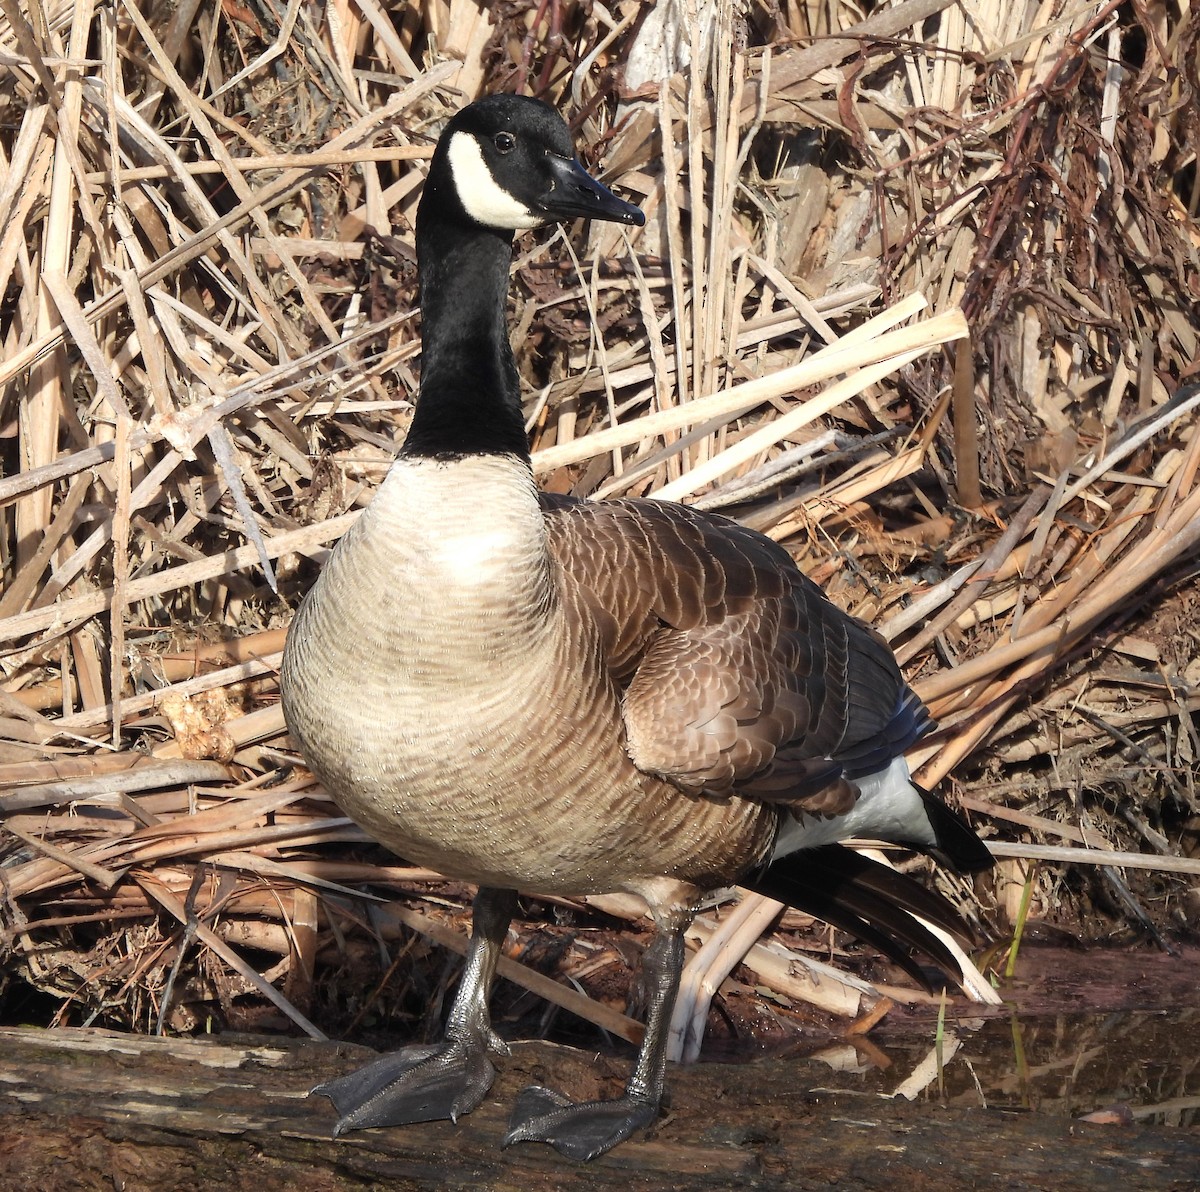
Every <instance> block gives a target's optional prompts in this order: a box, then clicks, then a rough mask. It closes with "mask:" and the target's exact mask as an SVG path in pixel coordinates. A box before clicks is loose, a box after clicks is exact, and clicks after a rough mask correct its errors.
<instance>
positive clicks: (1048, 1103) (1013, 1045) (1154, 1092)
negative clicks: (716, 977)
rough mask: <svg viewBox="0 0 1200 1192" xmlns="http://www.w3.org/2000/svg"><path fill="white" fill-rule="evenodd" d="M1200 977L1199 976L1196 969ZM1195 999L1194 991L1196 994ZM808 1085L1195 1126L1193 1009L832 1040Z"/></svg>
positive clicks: (1199, 1121) (1199, 1106)
mask: <svg viewBox="0 0 1200 1192" xmlns="http://www.w3.org/2000/svg"><path fill="white" fill-rule="evenodd" d="M1198 976H1200V974H1198ZM1197 994H1198V998H1200V988H1198V990H1197ZM807 1066H808V1071H807V1073H806V1076H807V1079H808V1080H810V1081H811V1082H812V1084H813V1086H814V1087H825V1088H829V1089H836V1090H838V1091H841V1092H849V1093H853V1092H861V1093H862V1094H864V1095H870V1096H874V1095H878V1094H881V1093H882V1094H892V1093H895V1092H896V1091H897V1090H898V1089H900V1088H901V1087H902V1086H903V1087H905V1088H907V1090H908V1092H909V1095H910V1096H911V1097H913V1098H915V1099H919V1100H932V1101H936V1102H943V1103H945V1104H948V1105H954V1106H960V1107H966V1106H986V1107H989V1108H992V1109H1025V1110H1030V1111H1034V1112H1041V1113H1050V1114H1056V1115H1064V1116H1068V1117H1076V1118H1077V1117H1082V1116H1083V1115H1085V1114H1089V1113H1094V1112H1097V1111H1103V1110H1108V1109H1112V1110H1114V1112H1115V1115H1116V1117H1117V1118H1119V1119H1123V1120H1134V1121H1143V1122H1147V1123H1154V1124H1158V1125H1167V1126H1179V1127H1185V1128H1187V1127H1190V1128H1192V1129H1197V1128H1200V1008H1195V1009H1182V1010H1181V1009H1172V1010H1161V1011H1138V1010H1132V1011H1131V1010H1122V1011H1114V1012H1109V1013H1056V1014H1048V1015H1038V1016H1020V1015H1018V1014H1017V1013H1015V1012H1013V1013H1012V1014H1011V1015H1010V1016H1008V1017H1003V1016H995V1017H990V1018H988V1019H984V1020H979V1019H974V1020H972V1019H962V1020H959V1021H957V1022H947V1024H946V1027H945V1036H944V1039H943V1043H942V1047H941V1062H940V1064H939V1062H938V1055H937V1044H936V1025H935V1024H934V1025H931V1027H930V1029H929V1031H928V1033H926V1034H924V1036H923V1037H922V1036H921V1035H920V1034H910V1033H908V1032H905V1034H904V1036H903V1037H900V1038H889V1037H888V1035H887V1033H886V1032H882V1033H877V1034H875V1035H873V1036H872V1037H871V1040H870V1044H869V1046H868V1047H866V1048H863V1047H861V1046H860V1047H858V1048H856V1047H855V1046H854V1045H853V1044H852V1043H849V1042H847V1043H837V1044H834V1045H831V1046H828V1047H825V1048H823V1049H822V1050H821V1051H820V1052H817V1053H815V1054H813V1055H811V1056H810V1057H809V1058H808V1061H807Z"/></svg>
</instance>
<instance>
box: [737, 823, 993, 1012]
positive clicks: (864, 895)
mask: <svg viewBox="0 0 1200 1192" xmlns="http://www.w3.org/2000/svg"><path fill="white" fill-rule="evenodd" d="M743 883H744V884H745V885H746V886H748V887H749V888H750V889H752V890H755V891H757V892H758V893H759V894H765V895H766V896H767V897H768V898H774V899H776V900H778V901H779V902H785V903H787V904H788V905H789V906H793V907H795V908H796V909H797V910H801V911H804V912H806V913H807V914H810V915H813V916H815V917H816V918H818V919H822V920H824V921H825V922H826V923H830V924H832V925H833V926H834V927H840V928H841V929H842V930H844V931H848V932H850V934H851V935H855V936H857V937H858V938H859V939H860V940H862V941H863V942H864V943H867V944H870V945H871V946H872V947H875V948H878V949H879V951H881V952H882V953H884V955H886V956H888V957H889V958H890V959H891V960H893V961H895V962H896V964H898V965H899V966H900V967H901V968H902V969H903V970H904V971H905V972H906V973H908V975H909V976H910V977H912V978H913V979H914V980H916V981H918V982H919V983H920V984H921V985H922V986H923V987H924V988H926V989H929V988H930V984H929V980H928V978H927V977H926V975H925V974H924V973H923V972H922V970H921V968H920V967H919V966H918V964H917V963H916V961H915V960H914V959H913V955H914V953H915V954H916V955H918V956H924V957H925V958H926V959H927V960H929V961H931V962H932V963H933V964H934V965H935V966H936V967H937V968H939V969H940V970H941V971H942V972H943V973H945V974H946V976H947V977H949V978H950V980H951V981H953V982H954V983H955V984H956V985H957V984H961V982H962V975H963V974H962V969H961V967H960V966H959V963H958V961H957V960H956V959H955V957H954V954H953V953H952V952H951V951H950V949H949V948H947V947H946V945H945V944H944V943H943V942H942V941H941V940H940V939H938V938H937V936H935V935H934V934H933V933H932V932H931V931H929V930H928V929H927V928H926V927H925V926H924V925H923V924H921V923H919V922H917V920H916V919H914V918H913V917H912V916H913V915H920V916H921V918H922V919H925V920H927V921H928V922H930V923H933V924H935V925H936V926H938V927H940V928H942V930H944V931H948V932H950V933H951V934H952V935H956V936H958V937H960V938H961V939H964V940H970V939H971V938H972V932H971V929H970V927H969V926H968V924H967V923H966V921H965V920H964V919H963V918H962V916H961V915H959V913H958V912H957V911H956V910H955V909H954V907H953V906H952V905H951V904H950V903H949V902H948V901H947V900H946V899H945V898H943V897H942V896H941V895H940V894H935V893H934V892H933V891H931V890H928V889H926V888H925V887H924V886H922V885H921V884H920V883H918V882H915V881H913V879H912V878H910V877H906V876H905V875H904V874H902V873H898V872H896V870H894V869H889V868H888V867H887V866H885V865H880V864H879V863H878V862H876V861H872V860H871V859H870V858H869V857H865V856H863V855H862V854H861V853H858V852H855V851H854V850H853V849H848V848H843V847H842V846H841V845H837V844H831V845H826V846H825V847H822V848H814V849H805V850H803V851H802V852H798V853H791V854H789V855H788V856H786V857H783V858H781V859H780V860H779V861H776V862H775V863H774V864H772V865H770V866H768V867H767V868H766V869H765V870H763V871H762V872H761V873H760V874H758V875H757V876H755V877H753V878H751V879H748V880H747V879H743Z"/></svg>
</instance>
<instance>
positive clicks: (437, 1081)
mask: <svg viewBox="0 0 1200 1192" xmlns="http://www.w3.org/2000/svg"><path fill="white" fill-rule="evenodd" d="M487 1050H488V1048H487V1044H486V1043H485V1042H484V1041H483V1040H474V1039H471V1040H468V1041H463V1040H459V1039H447V1040H446V1041H445V1042H444V1043H441V1044H438V1045H435V1046H427V1047H406V1048H404V1049H403V1050H402V1051H397V1052H393V1053H391V1054H390V1055H385V1056H382V1057H381V1058H379V1059H377V1060H375V1061H374V1062H372V1063H370V1064H368V1065H367V1066H366V1067H364V1068H359V1069H358V1070H357V1071H354V1072H350V1073H348V1074H347V1075H345V1076H339V1077H338V1078H337V1079H336V1080H330V1081H327V1082H326V1083H324V1084H319V1085H317V1087H316V1088H314V1089H313V1090H312V1094H311V1095H314V1096H322V1097H328V1098H329V1099H330V1100H331V1101H332V1102H333V1104H334V1107H335V1108H336V1109H337V1111H338V1113H339V1114H340V1115H341V1116H340V1117H339V1118H338V1121H337V1125H335V1126H334V1130H333V1132H334V1135H335V1137H337V1136H340V1135H342V1134H345V1133H347V1132H348V1131H350V1130H365V1129H368V1128H370V1127H372V1126H406V1125H411V1124H412V1123H414V1122H437V1121H443V1120H445V1119H447V1118H448V1119H450V1120H451V1121H457V1120H458V1118H460V1117H461V1116H462V1115H463V1114H466V1113H470V1112H471V1110H472V1109H474V1108H475V1107H476V1106H477V1105H478V1104H479V1103H480V1102H481V1101H482V1100H483V1098H484V1097H485V1096H486V1095H487V1092H488V1089H490V1088H491V1087H492V1081H493V1080H494V1079H495V1077H496V1069H495V1068H494V1067H493V1065H492V1062H491V1060H490V1059H488V1056H487Z"/></svg>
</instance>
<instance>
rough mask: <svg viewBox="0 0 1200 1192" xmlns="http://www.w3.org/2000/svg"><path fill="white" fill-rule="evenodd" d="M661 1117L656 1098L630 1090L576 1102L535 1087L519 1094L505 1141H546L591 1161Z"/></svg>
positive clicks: (508, 1144) (532, 1086) (561, 1152)
mask: <svg viewBox="0 0 1200 1192" xmlns="http://www.w3.org/2000/svg"><path fill="white" fill-rule="evenodd" d="M657 1117H658V1102H657V1101H648V1100H641V1099H639V1098H636V1097H631V1096H629V1095H628V1094H626V1095H625V1096H623V1097H618V1098H617V1099H616V1100H613V1101H584V1102H581V1103H579V1104H576V1103H575V1102H573V1101H571V1100H570V1099H569V1098H567V1097H564V1096H563V1094H562V1093H556V1092H555V1091H554V1090H553V1089H547V1088H541V1087H540V1086H538V1085H531V1086H530V1087H529V1088H527V1089H525V1090H523V1091H522V1093H521V1095H520V1096H519V1097H518V1098H517V1103H516V1105H515V1106H514V1107H513V1112H512V1117H511V1118H510V1119H509V1129H508V1133H507V1134H506V1135H505V1136H504V1145H505V1146H511V1145H512V1144H513V1143H514V1142H545V1143H549V1144H550V1146H552V1147H554V1149H555V1150H556V1151H558V1152H559V1154H561V1155H566V1157H567V1158H568V1159H577V1160H579V1161H580V1162H587V1160H589V1159H595V1158H596V1157H597V1156H598V1155H603V1154H604V1152H605V1151H608V1150H611V1149H612V1148H613V1147H614V1146H616V1145H617V1143H619V1142H624V1141H625V1139H627V1138H629V1137H630V1136H631V1135H632V1134H634V1133H635V1132H636V1131H638V1130H644V1129H647V1128H648V1127H650V1126H652V1125H653V1124H654V1122H655V1120H656V1119H657Z"/></svg>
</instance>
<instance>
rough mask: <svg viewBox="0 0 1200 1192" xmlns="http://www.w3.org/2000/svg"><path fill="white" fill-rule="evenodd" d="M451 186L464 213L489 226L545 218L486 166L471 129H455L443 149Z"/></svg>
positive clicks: (533, 223)
mask: <svg viewBox="0 0 1200 1192" xmlns="http://www.w3.org/2000/svg"><path fill="white" fill-rule="evenodd" d="M446 157H447V160H448V161H449V162H450V174H451V176H452V177H453V179H454V189H455V190H456V191H457V192H458V197H459V200H460V201H461V203H462V205H463V208H464V210H465V211H466V213H467V214H468V215H469V216H470V217H471V218H472V219H473V220H475V222H476V223H481V224H483V225H484V226H485V227H489V228H512V229H516V228H537V227H541V225H542V224H544V223H545V222H546V219H545V217H544V216H542V215H538V214H537V213H536V212H534V211H531V210H530V209H529V208H528V207H526V206H525V204H524V203H522V202H519V201H518V200H517V199H514V198H513V196H512V195H510V194H509V193H508V191H506V190H505V189H504V188H503V187H502V186H500V185H499V184H498V183H497V182H496V179H495V178H493V177H492V171H491V170H489V169H488V167H487V162H485V161H484V160H483V152H482V150H481V149H480V148H479V142H478V141H476V139H475V138H474V137H473V136H471V134H470V133H466V132H456V133H455V134H454V136H452V137H451V138H450V147H449V149H448V150H447V153H446Z"/></svg>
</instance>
